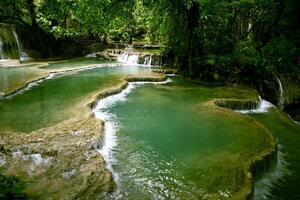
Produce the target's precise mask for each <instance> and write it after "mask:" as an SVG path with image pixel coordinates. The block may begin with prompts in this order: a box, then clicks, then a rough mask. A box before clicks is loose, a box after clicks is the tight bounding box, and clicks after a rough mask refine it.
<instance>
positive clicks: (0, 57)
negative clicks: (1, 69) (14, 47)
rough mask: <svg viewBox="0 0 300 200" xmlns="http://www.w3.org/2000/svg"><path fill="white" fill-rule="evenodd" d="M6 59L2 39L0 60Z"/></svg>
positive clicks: (0, 41) (0, 42)
mask: <svg viewBox="0 0 300 200" xmlns="http://www.w3.org/2000/svg"><path fill="white" fill-rule="evenodd" d="M2 59H4V55H3V43H2V40H1V38H0V60H2Z"/></svg>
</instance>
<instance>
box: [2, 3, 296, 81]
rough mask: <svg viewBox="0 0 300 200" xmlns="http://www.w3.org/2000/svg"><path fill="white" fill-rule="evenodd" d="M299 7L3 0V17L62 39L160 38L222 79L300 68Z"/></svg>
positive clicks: (201, 73)
mask: <svg viewBox="0 0 300 200" xmlns="http://www.w3.org/2000/svg"><path fill="white" fill-rule="evenodd" d="M32 6H34V9H31V8H32ZM299 9H300V1H298V0H231V1H228V0H201V1H200V0H172V1H171V0H14V1H11V0H2V1H1V2H0V21H5V20H8V21H9V20H12V19H14V20H16V21H18V22H21V23H27V24H31V25H34V24H35V23H37V24H38V26H39V27H40V28H42V29H43V30H44V31H45V32H48V33H50V34H52V35H54V36H55V37H56V38H61V39H68V38H73V39H84V38H86V39H97V40H102V41H103V42H107V41H120V42H124V43H131V42H134V41H135V40H136V41H143V42H150V43H156V44H160V45H161V46H162V47H163V48H164V51H163V52H164V54H165V55H166V57H167V59H168V62H169V65H173V66H175V67H176V68H178V69H179V70H180V71H181V72H183V73H184V74H186V75H189V76H193V77H205V76H207V75H208V76H211V77H214V78H213V79H218V80H219V79H226V77H227V78H228V76H230V77H232V75H231V74H235V75H236V76H239V75H240V73H243V72H249V73H250V71H251V70H253V69H254V70H256V72H259V73H260V72H264V73H269V75H270V76H273V75H274V74H278V73H299V68H300V67H299V66H300V57H299V55H300V50H299V45H300V37H299V35H300V29H299V27H300V24H299V23H300V16H299V14H298V10H299ZM249 70H250V71H249ZM233 72H234V73H233ZM216 73H217V74H218V76H216V75H212V74H216ZM251 73H252V74H253V71H251ZM248 76H251V75H250V74H249V75H248Z"/></svg>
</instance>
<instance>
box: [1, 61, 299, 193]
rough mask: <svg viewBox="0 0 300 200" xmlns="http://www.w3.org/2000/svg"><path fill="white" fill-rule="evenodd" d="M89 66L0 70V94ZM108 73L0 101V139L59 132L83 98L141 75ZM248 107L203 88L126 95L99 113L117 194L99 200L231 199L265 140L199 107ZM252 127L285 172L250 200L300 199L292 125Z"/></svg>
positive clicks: (178, 83)
mask: <svg viewBox="0 0 300 200" xmlns="http://www.w3.org/2000/svg"><path fill="white" fill-rule="evenodd" d="M91 64H96V65H98V64H99V65H103V62H102V61H98V60H94V59H83V60H82V59H79V60H71V61H65V62H57V63H53V64H50V65H49V66H48V67H46V68H41V69H33V68H30V69H33V70H32V71H30V70H28V71H26V68H24V69H20V68H19V69H17V68H16V69H13V70H12V69H0V77H1V76H2V77H4V75H5V74H6V75H7V74H9V73H10V74H11V75H10V77H9V79H7V80H2V79H1V80H0V88H2V89H5V88H7V87H8V86H7V85H5V84H11V81H12V80H14V81H16V82H18V80H27V79H28V77H27V76H31V73H34V72H33V71H34V70H37V71H39V70H41V71H43V72H44V71H51V70H56V69H70V68H77V67H83V66H88V65H91ZM109 66H110V67H101V68H96V69H89V70H86V71H80V72H71V73H66V74H63V75H58V76H55V77H54V78H53V79H50V80H45V81H43V82H41V83H39V84H38V85H36V86H34V87H32V88H30V89H29V90H28V91H24V92H23V93H21V94H18V95H16V96H13V97H11V98H8V99H0V133H1V132H4V131H6V130H12V131H15V132H30V131H33V130H36V129H39V128H44V127H47V126H51V125H54V124H56V123H59V122H61V121H63V120H65V119H68V118H69V117H72V116H73V115H74V113H75V114H76V113H78V112H80V109H78V104H79V103H80V102H82V101H83V100H85V99H86V97H88V96H89V95H90V94H92V93H95V92H96V91H100V90H102V89H105V88H107V87H112V86H116V85H117V84H118V83H120V82H121V80H122V79H123V78H124V77H126V76H128V75H132V74H139V73H141V72H145V71H147V70H148V69H145V68H140V67H138V66H117V64H116V66H115V67H111V64H110V65H109ZM27 69H29V68H27ZM1 70H2V71H1ZM8 70H12V71H8ZM27 74H28V75H27ZM5 77H8V76H5ZM255 97H256V93H255V92H254V91H253V90H250V89H249V88H243V87H238V86H228V87H225V86H224V87H207V86H201V85H199V84H197V83H193V82H190V81H187V80H184V79H180V78H173V79H172V82H171V83H168V84H166V85H149V84H146V85H142V86H139V87H137V88H136V89H135V90H133V91H132V92H131V93H129V94H128V96H127V100H126V101H121V102H118V103H114V104H112V106H110V107H107V108H105V109H104V110H103V112H107V113H109V116H110V117H111V118H110V121H111V122H112V124H113V128H114V130H115V131H116V133H115V137H113V138H112V139H113V140H114V141H110V142H116V145H115V146H113V148H112V149H109V151H110V158H109V159H108V160H107V163H108V165H109V166H110V167H111V169H112V171H113V174H114V177H115V179H116V182H117V186H118V190H117V191H116V192H115V193H113V194H111V195H107V196H103V198H108V199H116V198H117V199H118V198H119V199H210V198H225V196H227V195H228V196H230V195H231V194H232V193H234V192H235V191H238V190H239V189H240V188H241V186H242V182H243V179H244V174H243V170H242V169H243V167H244V164H245V162H246V161H248V160H249V159H251V158H252V157H253V156H255V155H257V154H258V153H260V152H261V151H262V150H263V149H264V147H265V146H266V144H267V139H268V138H267V136H266V135H265V134H263V130H262V129H261V127H260V126H259V125H257V123H256V122H255V120H254V119H253V118H249V117H248V115H240V114H235V113H233V112H217V111H216V110H215V108H212V107H209V106H207V105H206V102H207V101H208V100H211V99H214V98H255ZM251 117H254V118H255V119H256V120H258V121H259V122H260V123H261V124H263V125H264V126H265V127H266V128H268V129H269V130H271V131H272V133H273V134H274V136H275V137H276V138H277V139H278V143H279V144H280V145H281V148H280V151H281V153H282V154H283V155H284V156H283V157H282V159H283V160H284V163H285V164H284V167H282V168H281V167H279V168H275V172H274V173H272V174H269V175H268V174H267V175H266V176H265V177H263V179H262V180H261V181H260V182H258V184H257V185H256V189H257V192H256V196H255V198H256V199H299V198H300V197H299V195H300V193H299V192H298V186H299V185H300V164H299V163H300V160H299V158H300V150H299V148H298V144H300V137H299V133H300V129H299V125H296V124H295V123H294V122H292V121H291V120H289V119H288V118H287V117H286V116H285V114H284V113H281V112H280V111H278V110H277V109H275V108H274V109H272V110H270V111H269V112H268V113H264V114H262V113H261V114H251ZM280 158H281V157H280ZM276 170H277V171H276ZM278 170H279V171H278ZM262 195H263V196H262Z"/></svg>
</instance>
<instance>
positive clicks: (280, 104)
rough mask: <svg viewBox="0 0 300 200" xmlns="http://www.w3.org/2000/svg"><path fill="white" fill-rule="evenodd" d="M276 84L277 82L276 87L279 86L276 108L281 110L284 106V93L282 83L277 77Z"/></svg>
mask: <svg viewBox="0 0 300 200" xmlns="http://www.w3.org/2000/svg"><path fill="white" fill-rule="evenodd" d="M277 82H278V86H279V98H278V106H279V108H280V109H282V108H283V105H284V96H283V95H284V91H283V87H282V83H281V81H280V79H279V78H278V77H277Z"/></svg>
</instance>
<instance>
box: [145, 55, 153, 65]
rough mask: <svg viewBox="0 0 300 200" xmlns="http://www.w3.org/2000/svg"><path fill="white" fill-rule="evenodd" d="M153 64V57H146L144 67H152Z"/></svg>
mask: <svg viewBox="0 0 300 200" xmlns="http://www.w3.org/2000/svg"><path fill="white" fill-rule="evenodd" d="M151 63H152V56H151V55H150V56H146V57H145V61H144V65H146V66H151Z"/></svg>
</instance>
